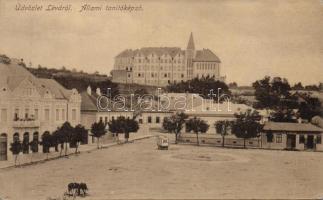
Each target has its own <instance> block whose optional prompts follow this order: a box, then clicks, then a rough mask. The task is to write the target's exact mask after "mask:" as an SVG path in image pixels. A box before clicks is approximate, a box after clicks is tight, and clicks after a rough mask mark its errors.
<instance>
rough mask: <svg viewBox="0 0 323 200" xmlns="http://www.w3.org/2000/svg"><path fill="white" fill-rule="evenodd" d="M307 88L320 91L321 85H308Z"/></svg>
mask: <svg viewBox="0 0 323 200" xmlns="http://www.w3.org/2000/svg"><path fill="white" fill-rule="evenodd" d="M305 90H310V91H319V90H320V87H319V86H318V85H315V84H313V85H306V86H305Z"/></svg>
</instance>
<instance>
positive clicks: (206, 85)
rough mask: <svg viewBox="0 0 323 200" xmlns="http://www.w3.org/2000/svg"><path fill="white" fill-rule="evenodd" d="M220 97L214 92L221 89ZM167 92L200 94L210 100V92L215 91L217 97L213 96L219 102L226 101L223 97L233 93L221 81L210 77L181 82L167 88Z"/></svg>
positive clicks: (215, 92)
mask: <svg viewBox="0 0 323 200" xmlns="http://www.w3.org/2000/svg"><path fill="white" fill-rule="evenodd" d="M219 88H220V90H219V95H220V97H218V94H217V93H218V91H214V90H217V89H219ZM166 89H167V91H169V92H178V93H185V92H189V93H195V94H200V95H201V96H202V97H203V98H210V97H209V94H210V91H211V90H213V91H214V94H216V96H213V98H214V99H218V98H219V99H218V100H219V101H223V100H226V99H224V98H223V97H226V96H225V95H230V94H231V92H230V90H229V87H228V86H227V85H226V84H225V83H224V82H221V81H218V80H215V79H214V78H210V77H203V78H201V79H199V78H194V79H192V80H188V81H185V82H179V83H173V84H170V85H168V86H167V88H166Z"/></svg>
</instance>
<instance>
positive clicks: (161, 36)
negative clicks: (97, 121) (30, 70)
mask: <svg viewBox="0 0 323 200" xmlns="http://www.w3.org/2000/svg"><path fill="white" fill-rule="evenodd" d="M87 2H88V4H91V5H92V6H101V5H102V6H106V5H110V6H114V5H118V4H124V3H127V4H132V5H134V6H139V5H142V8H143V10H142V11H138V12H132V13H129V12H119V11H101V12H81V13H80V12H79V10H80V8H81V6H82V5H84V4H85V3H87ZM18 3H20V4H21V5H24V4H25V5H29V4H31V5H35V4H38V5H43V7H44V8H43V9H45V7H47V5H48V4H55V5H60V4H63V5H66V4H69V1H60V0H56V1H49V0H42V1H33V0H20V1H15V0H11V1H6V0H0V27H1V28H0V54H7V55H8V56H10V57H18V58H24V59H25V61H26V62H30V61H31V62H32V63H33V65H34V66H37V65H38V64H41V65H43V66H47V67H56V68H60V67H61V66H63V65H64V66H66V67H67V68H70V69H72V68H76V69H78V70H83V71H87V72H94V71H96V70H97V71H99V72H100V73H105V74H109V72H110V70H111V69H112V67H113V62H114V56H116V55H117V54H118V53H119V52H121V51H122V50H124V49H130V48H140V47H147V46H158V47H159V46H177V47H181V48H186V45H187V42H188V37H189V34H190V32H193V35H194V39H195V46H196V48H197V49H202V48H209V49H211V50H212V51H213V52H215V53H216V54H217V55H218V56H219V57H220V59H221V60H222V74H223V75H226V76H227V81H228V82H231V81H236V82H238V84H240V85H249V84H250V83H251V82H253V81H254V80H256V79H260V78H262V77H264V76H265V75H270V76H282V77H286V78H288V80H289V81H290V82H291V83H294V82H296V81H302V82H303V83H305V84H312V83H318V82H319V81H321V82H323V1H320V0H303V1H297V0H292V1H281V0H270V1H267V0H262V1H261V0H257V1H256V0H241V1H238V0H229V1H221V0H218V1H206V0H205V1H193V0H192V1H190V0H188V1H180V0H179V1H159V2H158V1H149V2H148V1H136V2H133V1H132V2H126V1H125V2H122V1H86V0H77V1H73V3H70V4H72V9H73V10H72V11H70V12H48V11H47V12H46V11H44V10H43V11H39V12H35V11H34V12H31V11H15V6H16V5H17V4H18Z"/></svg>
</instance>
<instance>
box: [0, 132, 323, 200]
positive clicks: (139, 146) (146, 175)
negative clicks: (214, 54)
mask: <svg viewBox="0 0 323 200" xmlns="http://www.w3.org/2000/svg"><path fill="white" fill-rule="evenodd" d="M69 182H86V183H87V185H88V186H89V188H90V190H89V193H90V195H89V196H87V197H86V198H80V199H134V198H136V199H148V198H149V199H151V198H153V199H154V198H155V199H167V198H168V199H176V198H180V199H198V198H204V199H205V198H212V199H214V198H218V199H223V198H231V199H232V198H239V199H241V198H248V199H249V198H257V199H259V198H262V199H263V198H266V199H277V198H280V199H286V198H289V199H295V198H319V197H323V153H317V152H287V151H267V150H238V149H221V148H213V147H196V146H190V145H176V146H175V145H171V147H170V150H168V151H166V150H163V151H162V150H157V148H156V142H155V139H154V138H150V139H145V140H141V141H135V143H133V144H127V145H122V146H117V147H112V148H109V149H103V150H99V151H95V152H91V153H82V154H81V155H79V156H71V157H70V158H68V159H67V158H62V159H59V160H55V161H50V162H47V163H43V164H38V165H34V166H28V167H24V168H16V169H6V170H0V198H3V199H24V200H26V199H32V200H36V199H42V200H45V199H47V198H48V197H51V198H58V197H61V196H62V194H63V193H64V191H66V186H67V184H68V183H69Z"/></svg>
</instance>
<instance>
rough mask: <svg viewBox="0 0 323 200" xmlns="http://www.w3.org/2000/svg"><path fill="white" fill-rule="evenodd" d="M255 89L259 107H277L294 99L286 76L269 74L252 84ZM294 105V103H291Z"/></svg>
mask: <svg viewBox="0 0 323 200" xmlns="http://www.w3.org/2000/svg"><path fill="white" fill-rule="evenodd" d="M252 86H253V87H254V89H255V97H256V100H257V101H258V103H257V107H259V108H271V109H275V108H277V107H280V106H282V105H284V104H285V103H284V102H286V101H287V102H288V101H292V100H294V99H292V98H291V94H290V90H291V87H290V85H289V83H288V81H287V79H285V78H280V77H274V78H273V79H271V78H270V77H269V76H266V77H265V78H263V79H261V80H257V81H256V82H254V83H253V84H252ZM291 105H293V104H291Z"/></svg>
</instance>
